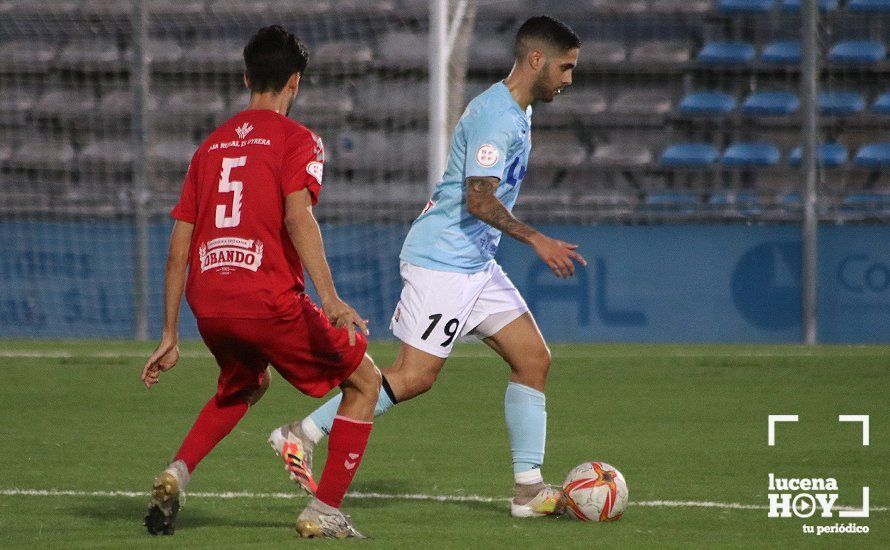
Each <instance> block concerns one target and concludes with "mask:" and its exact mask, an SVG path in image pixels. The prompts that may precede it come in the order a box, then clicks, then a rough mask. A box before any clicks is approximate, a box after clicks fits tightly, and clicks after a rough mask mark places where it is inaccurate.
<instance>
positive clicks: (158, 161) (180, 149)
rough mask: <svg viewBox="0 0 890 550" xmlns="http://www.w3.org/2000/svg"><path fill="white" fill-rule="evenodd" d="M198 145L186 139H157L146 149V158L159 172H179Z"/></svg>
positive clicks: (184, 168) (184, 167)
mask: <svg viewBox="0 0 890 550" xmlns="http://www.w3.org/2000/svg"><path fill="white" fill-rule="evenodd" d="M197 148H198V144H197V143H194V142H193V141H192V140H190V139H187V138H167V139H159V140H158V141H156V142H155V143H153V144H152V145H151V146H149V148H148V158H149V160H150V161H151V163H152V164H154V165H155V166H156V167H158V168H160V169H161V170H171V171H177V172H179V171H181V172H182V173H183V174H185V171H186V168H187V167H188V164H189V162H190V161H191V159H192V155H193V154H194V153H195V149H197Z"/></svg>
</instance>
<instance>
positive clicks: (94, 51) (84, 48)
mask: <svg viewBox="0 0 890 550" xmlns="http://www.w3.org/2000/svg"><path fill="white" fill-rule="evenodd" d="M55 66H56V67H58V68H60V69H68V70H72V71H100V72H117V71H120V70H121V69H123V60H122V59H121V53H120V50H118V47H117V45H116V44H114V43H112V42H105V41H99V40H94V41H87V42H81V41H77V42H70V43H69V44H68V45H67V46H65V47H64V48H62V52H61V53H60V54H59V56H58V57H57V58H56V62H55Z"/></svg>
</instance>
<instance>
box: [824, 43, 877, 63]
mask: <svg viewBox="0 0 890 550" xmlns="http://www.w3.org/2000/svg"><path fill="white" fill-rule="evenodd" d="M886 55H887V48H886V47H885V46H884V45H883V44H880V43H878V42H873V41H871V40H845V41H842V42H838V43H837V44H835V45H834V46H832V47H831V50H829V51H828V60H829V61H831V62H832V63H840V64H861V63H877V62H878V61H881V60H882V59H884V57H885V56H886Z"/></svg>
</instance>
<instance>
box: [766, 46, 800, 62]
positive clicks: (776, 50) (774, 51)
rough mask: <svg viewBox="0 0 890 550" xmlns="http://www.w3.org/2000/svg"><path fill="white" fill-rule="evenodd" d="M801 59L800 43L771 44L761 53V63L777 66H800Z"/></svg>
mask: <svg viewBox="0 0 890 550" xmlns="http://www.w3.org/2000/svg"><path fill="white" fill-rule="evenodd" d="M800 59H801V51H800V42H796V41H789V42H771V43H769V44H767V45H766V46H764V47H763V51H761V52H760V60H761V61H763V62H764V63H771V64H775V65H798V64H800Z"/></svg>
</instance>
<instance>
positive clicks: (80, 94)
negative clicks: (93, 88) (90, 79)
mask: <svg viewBox="0 0 890 550" xmlns="http://www.w3.org/2000/svg"><path fill="white" fill-rule="evenodd" d="M95 106H96V102H95V100H94V99H93V97H92V95H91V94H90V92H88V91H86V90H59V89H56V90H53V91H49V92H46V93H45V94H43V95H42V96H40V99H38V100H37V102H36V103H35V104H34V114H35V115H36V116H38V117H40V118H58V119H60V120H76V119H82V118H84V117H87V116H89V115H91V114H92V113H93V109H94V108H95Z"/></svg>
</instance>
